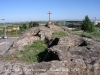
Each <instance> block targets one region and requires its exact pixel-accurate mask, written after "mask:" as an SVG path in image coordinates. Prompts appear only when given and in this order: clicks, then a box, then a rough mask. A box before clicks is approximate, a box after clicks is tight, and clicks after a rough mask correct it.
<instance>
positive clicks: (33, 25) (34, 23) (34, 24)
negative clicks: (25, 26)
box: [29, 21, 39, 28]
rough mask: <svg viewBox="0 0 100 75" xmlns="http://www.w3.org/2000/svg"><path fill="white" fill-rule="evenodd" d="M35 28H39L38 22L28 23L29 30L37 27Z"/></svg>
mask: <svg viewBox="0 0 100 75" xmlns="http://www.w3.org/2000/svg"><path fill="white" fill-rule="evenodd" d="M37 26H39V23H38V22H32V21H31V22H30V23H29V28H32V27H37Z"/></svg>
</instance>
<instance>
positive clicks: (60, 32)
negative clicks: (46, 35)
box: [52, 31, 67, 38]
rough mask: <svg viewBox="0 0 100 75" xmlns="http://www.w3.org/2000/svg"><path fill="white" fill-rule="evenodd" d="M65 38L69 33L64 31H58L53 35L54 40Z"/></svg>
mask: <svg viewBox="0 0 100 75" xmlns="http://www.w3.org/2000/svg"><path fill="white" fill-rule="evenodd" d="M64 36H67V33H66V32H64V31H56V32H53V33H52V38H59V37H64Z"/></svg>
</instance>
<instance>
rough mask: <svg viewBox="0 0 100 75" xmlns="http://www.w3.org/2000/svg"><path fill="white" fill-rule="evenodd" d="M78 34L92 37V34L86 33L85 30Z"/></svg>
mask: <svg viewBox="0 0 100 75" xmlns="http://www.w3.org/2000/svg"><path fill="white" fill-rule="evenodd" d="M80 36H82V37H87V38H92V34H91V33H87V32H83V33H81V34H80Z"/></svg>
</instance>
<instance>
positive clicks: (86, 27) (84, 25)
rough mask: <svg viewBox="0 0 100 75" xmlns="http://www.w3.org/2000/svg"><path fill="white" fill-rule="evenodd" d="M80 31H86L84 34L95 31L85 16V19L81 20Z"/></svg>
mask: <svg viewBox="0 0 100 75" xmlns="http://www.w3.org/2000/svg"><path fill="white" fill-rule="evenodd" d="M81 29H82V30H84V31H86V32H93V31H95V28H94V24H93V22H91V21H90V19H89V17H88V16H86V17H85V19H84V20H83V23H82V26H81Z"/></svg>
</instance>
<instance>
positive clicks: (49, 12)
mask: <svg viewBox="0 0 100 75" xmlns="http://www.w3.org/2000/svg"><path fill="white" fill-rule="evenodd" d="M47 14H49V22H50V14H52V13H50V11H49V12H48V13H47Z"/></svg>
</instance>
